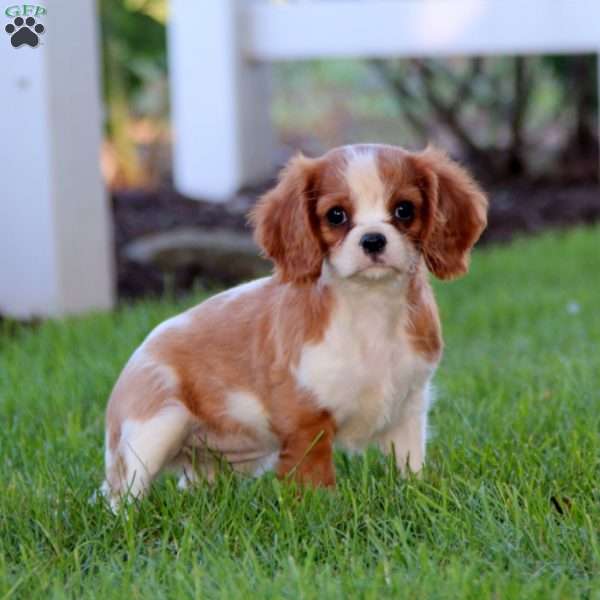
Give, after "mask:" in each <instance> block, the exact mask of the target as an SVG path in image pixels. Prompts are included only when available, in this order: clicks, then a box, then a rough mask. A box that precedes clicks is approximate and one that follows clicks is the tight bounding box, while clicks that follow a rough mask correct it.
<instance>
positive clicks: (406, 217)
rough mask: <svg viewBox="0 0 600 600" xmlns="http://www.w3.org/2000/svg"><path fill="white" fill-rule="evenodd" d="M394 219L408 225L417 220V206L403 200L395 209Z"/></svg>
mask: <svg viewBox="0 0 600 600" xmlns="http://www.w3.org/2000/svg"><path fill="white" fill-rule="evenodd" d="M394 218H395V219H396V220H398V221H402V222H403V223H408V222H409V221H412V220H413V219H414V218H415V205H414V204H413V203H412V202H409V201H408V200H402V202H398V204H396V208H394Z"/></svg>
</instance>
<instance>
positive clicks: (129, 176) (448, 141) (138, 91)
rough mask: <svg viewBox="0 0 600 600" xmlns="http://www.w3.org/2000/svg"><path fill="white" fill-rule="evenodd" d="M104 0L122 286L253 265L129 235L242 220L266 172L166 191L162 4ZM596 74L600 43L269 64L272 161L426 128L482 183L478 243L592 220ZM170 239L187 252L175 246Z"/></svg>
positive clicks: (238, 226)
mask: <svg viewBox="0 0 600 600" xmlns="http://www.w3.org/2000/svg"><path fill="white" fill-rule="evenodd" d="M100 6H101V14H102V53H103V54H102V59H103V75H104V102H105V109H106V128H105V137H104V142H103V151H102V170H103V175H104V178H105V180H106V183H107V185H108V186H109V188H110V190H111V194H112V200H113V208H114V217H115V227H116V242H117V247H118V257H119V262H118V276H119V281H118V287H119V294H120V296H121V297H135V296H138V295H140V294H146V293H160V292H161V291H162V290H164V287H165V285H170V286H173V287H174V288H175V289H177V290H181V289H185V288H188V287H189V286H192V285H194V284H206V283H214V282H215V281H214V280H215V279H216V280H221V281H217V283H226V284H229V283H232V282H233V280H236V279H239V278H242V279H243V278H245V277H247V276H248V275H249V274H250V275H251V271H252V269H253V265H252V264H246V263H244V265H243V268H242V270H241V272H239V273H237V272H235V269H234V270H233V271H232V270H231V269H226V270H225V271H223V269H219V268H216V269H212V268H210V264H211V263H214V260H213V259H212V258H208V260H204V259H200V258H199V257H198V256H196V255H195V253H194V252H190V251H189V244H187V245H186V239H187V238H186V237H185V236H183V239H180V238H179V237H178V236H177V235H175V236H166V238H165V237H163V238H160V239H159V237H155V240H154V241H155V243H156V244H157V245H158V246H159V247H160V251H153V250H152V248H142V249H140V248H138V246H135V240H136V238H137V237H138V236H146V237H145V240H147V239H148V238H147V236H148V234H150V233H155V234H157V233H158V232H167V231H171V232H173V230H177V229H178V228H179V227H186V228H189V227H191V226H196V227H198V228H206V227H218V228H225V229H228V230H231V231H232V232H236V231H242V232H243V231H244V228H245V213H246V211H247V209H248V208H249V206H250V205H251V204H252V202H254V200H255V198H256V196H257V194H259V193H260V192H261V191H263V190H264V189H265V188H267V187H268V186H269V185H270V184H271V183H272V181H271V180H265V181H264V182H263V183H262V185H258V186H257V187H255V188H252V189H245V190H242V192H241V193H240V194H238V195H236V196H235V197H232V198H231V199H230V200H229V201H228V202H226V203H225V204H218V205H215V204H213V203H208V202H202V201H200V202H198V201H192V200H187V199H186V198H184V197H182V196H180V195H178V194H177V193H176V192H175V191H174V190H173V185H172V176H171V142H172V132H171V127H170V121H169V93H168V83H167V77H168V72H167V58H166V31H165V24H166V20H167V17H168V15H167V3H166V2H165V1H164V0H101V2H100ZM597 73H598V67H597V59H596V56H595V55H573V56H501V57H469V58H460V57H457V58H452V59H402V60H380V59H377V60H309V61H299V62H283V63H275V64H274V65H273V66H272V77H273V102H272V106H271V115H272V119H273V122H274V124H275V128H276V135H277V148H278V150H277V151H278V156H277V157H276V162H278V163H279V164H282V163H283V162H284V161H285V159H286V158H287V157H288V156H289V155H290V154H291V153H292V152H293V151H295V150H297V149H302V150H303V151H304V152H306V153H308V154H309V155H317V154H319V153H321V152H323V151H325V150H327V149H328V148H331V147H332V146H337V145H340V144H347V143H356V142H374V141H376V142H383V143H390V144H400V145H403V146H405V147H407V148H411V149H419V148H422V147H423V146H424V145H425V144H426V143H427V142H428V141H431V142H434V143H436V144H438V145H440V146H442V147H443V148H445V149H447V150H448V151H449V152H450V153H451V154H452V155H453V156H454V157H456V158H458V159H459V160H461V161H463V162H464V163H466V164H467V165H468V166H469V167H470V168H471V169H473V170H474V172H475V173H476V174H477V176H478V177H479V179H480V181H481V182H482V183H483V185H484V186H485V187H486V189H487V190H488V191H489V192H490V194H491V199H492V204H491V207H492V209H491V219H490V228H489V229H488V231H487V233H486V235H485V238H484V240H483V242H484V243H490V242H505V241H508V240H510V239H512V238H513V236H514V235H515V234H518V233H536V232H539V231H541V230H543V229H545V228H548V227H564V226H569V225H573V224H576V223H587V222H592V221H594V220H597V219H598V218H599V217H600V193H599V187H598V165H599V157H598V111H597V107H598V97H597V90H598V85H597ZM273 175H275V173H273ZM161 240H162V243H161ZM131 244H134V248H133V250H134V251H133V252H132V251H131ZM164 244H166V247H168V249H169V251H168V252H167V251H165V245H164ZM178 244H179V246H181V247H182V248H183V249H184V252H183V254H185V256H177V246H178ZM186 248H187V250H186ZM138 251H139V252H138ZM144 251H145V252H146V253H147V254H149V255H151V256H152V260H150V264H148V256H143V260H141V259H142V256H141V255H144ZM156 255H159V256H156ZM136 256H139V258H140V260H133V258H134V257H136ZM247 271H249V272H247Z"/></svg>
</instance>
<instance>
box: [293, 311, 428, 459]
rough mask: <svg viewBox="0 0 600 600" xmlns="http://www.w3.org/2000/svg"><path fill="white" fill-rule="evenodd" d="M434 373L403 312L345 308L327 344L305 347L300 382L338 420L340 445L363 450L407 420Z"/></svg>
mask: <svg viewBox="0 0 600 600" xmlns="http://www.w3.org/2000/svg"><path fill="white" fill-rule="evenodd" d="M432 370H433V367H432V365H430V364H428V363H426V362H425V361H424V360H423V358H422V357H421V356H420V355H419V354H417V353H416V352H415V351H414V350H413V348H412V346H411V344H410V342H409V339H408V335H407V333H406V321H405V316H404V315H403V311H402V310H401V308H398V307H393V306H392V307H390V306H388V305H387V304H386V303H385V302H380V303H379V305H377V303H375V306H373V305H371V306H364V305H361V304H356V303H342V304H341V305H340V306H337V307H336V310H335V312H334V314H333V315H332V319H331V322H330V325H329V327H328V330H327V332H326V334H325V336H324V338H323V340H322V341H321V342H319V343H318V344H311V345H307V346H305V347H304V348H303V351H302V354H301V358H300V362H299V365H298V369H297V372H296V377H297V380H298V382H299V383H300V384H301V385H302V386H303V387H304V388H306V389H308V390H310V391H311V392H312V393H313V394H314V396H315V397H316V400H317V402H318V403H319V405H320V406H321V407H323V408H325V409H326V410H328V411H329V412H330V413H331V414H332V416H333V417H334V419H335V421H336V424H337V427H338V434H337V442H338V443H340V444H341V445H343V446H345V447H348V448H361V447H364V446H365V445H367V444H368V443H369V442H370V441H372V439H373V438H374V437H376V436H377V435H378V434H380V433H382V432H384V431H385V430H386V429H388V428H389V427H391V426H393V425H395V424H397V423H398V422H399V421H400V420H401V419H402V417H403V413H404V411H405V408H406V406H407V401H408V400H409V399H410V396H411V394H412V393H413V392H416V391H418V390H419V389H420V388H422V387H423V386H424V385H425V384H426V382H427V380H428V379H429V377H430V375H431V373H432Z"/></svg>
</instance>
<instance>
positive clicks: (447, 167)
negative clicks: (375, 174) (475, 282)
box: [410, 147, 488, 279]
mask: <svg viewBox="0 0 600 600" xmlns="http://www.w3.org/2000/svg"><path fill="white" fill-rule="evenodd" d="M410 160H411V161H412V163H413V167H414V168H415V169H416V171H417V175H418V179H419V185H420V187H421V190H422V192H423V194H424V196H425V201H426V202H425V217H426V222H425V224H424V228H423V232H422V239H421V244H422V249H423V255H424V257H425V262H426V264H427V267H428V268H429V270H430V271H431V272H432V273H433V274H434V275H435V276H436V277H439V278H440V279H453V278H455V277H460V276H461V275H464V274H465V273H466V272H467V271H468V269H469V256H470V251H471V248H472V247H473V246H474V245H475V243H476V242H477V240H478V239H479V236H480V235H481V234H482V232H483V230H484V229H485V227H486V225H487V207H488V202H487V198H486V197H485V194H484V193H483V191H482V190H481V188H480V187H479V185H478V184H477V183H476V182H475V180H474V179H473V178H472V177H471V176H470V175H469V174H468V173H467V171H465V170H464V169H463V168H462V167H460V166H459V165H458V164H457V163H455V162H454V161H453V160H451V159H450V158H448V156H447V155H446V154H445V153H444V152H441V151H440V150H437V149H435V148H431V147H428V148H427V149H426V150H424V151H423V152H421V153H419V154H413V155H411V156H410Z"/></svg>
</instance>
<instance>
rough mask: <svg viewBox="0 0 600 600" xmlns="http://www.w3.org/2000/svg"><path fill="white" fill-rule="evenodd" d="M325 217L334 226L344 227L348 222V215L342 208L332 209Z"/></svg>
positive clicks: (335, 207)
mask: <svg viewBox="0 0 600 600" xmlns="http://www.w3.org/2000/svg"><path fill="white" fill-rule="evenodd" d="M325 217H326V218H327V220H328V221H329V222H330V223H331V224H332V225H343V224H344V223H345V222H346V221H347V220H348V215H347V213H346V211H345V210H344V209H343V208H342V207H341V206H334V207H333V208H330V209H329V210H328V211H327V214H326V215H325Z"/></svg>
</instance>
